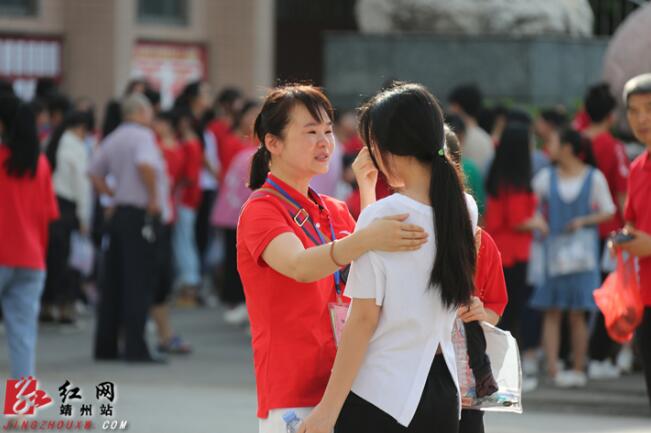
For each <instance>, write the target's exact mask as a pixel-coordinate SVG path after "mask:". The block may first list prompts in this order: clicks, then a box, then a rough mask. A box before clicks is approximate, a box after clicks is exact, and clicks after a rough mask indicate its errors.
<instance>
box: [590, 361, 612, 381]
mask: <svg viewBox="0 0 651 433" xmlns="http://www.w3.org/2000/svg"><path fill="white" fill-rule="evenodd" d="M619 375H620V373H619V368H617V367H615V366H614V365H613V363H612V362H610V360H608V359H606V360H603V361H590V365H588V377H589V378H590V379H595V380H607V379H617V378H618V377H619Z"/></svg>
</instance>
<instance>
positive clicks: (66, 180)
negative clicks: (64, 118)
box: [52, 131, 91, 227]
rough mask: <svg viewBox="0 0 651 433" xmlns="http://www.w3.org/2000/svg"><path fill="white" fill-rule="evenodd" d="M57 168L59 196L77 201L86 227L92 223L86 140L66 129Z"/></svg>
mask: <svg viewBox="0 0 651 433" xmlns="http://www.w3.org/2000/svg"><path fill="white" fill-rule="evenodd" d="M56 158H57V169H56V171H55V172H54V174H53V175H52V183H53V184H54V191H56V194H57V196H59V197H62V198H65V199H67V200H70V201H72V202H74V203H75V205H76V206H77V208H76V213H77V218H79V221H80V222H81V224H83V225H84V226H86V227H89V225H90V213H91V204H90V199H91V184H90V179H89V178H88V175H87V173H86V172H87V170H88V152H87V151H86V145H85V143H84V141H83V140H82V139H81V138H79V137H77V136H76V135H75V134H74V133H72V132H71V131H66V132H64V133H63V136H62V137H61V141H60V142H59V149H58V150H57V156H56Z"/></svg>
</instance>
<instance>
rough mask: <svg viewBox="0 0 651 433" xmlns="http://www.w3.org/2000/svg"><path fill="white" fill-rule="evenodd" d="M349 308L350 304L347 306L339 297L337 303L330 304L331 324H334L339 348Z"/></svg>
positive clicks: (333, 330)
mask: <svg viewBox="0 0 651 433" xmlns="http://www.w3.org/2000/svg"><path fill="white" fill-rule="evenodd" d="M349 308H350V304H345V303H344V302H343V301H342V300H341V297H339V296H338V297H337V302H330V303H329V304H328V310H329V311H330V323H331V324H332V332H333V334H334V336H335V343H336V344H337V346H339V342H340V341H341V334H342V333H343V331H344V325H345V324H346V318H347V317H348V309H349Z"/></svg>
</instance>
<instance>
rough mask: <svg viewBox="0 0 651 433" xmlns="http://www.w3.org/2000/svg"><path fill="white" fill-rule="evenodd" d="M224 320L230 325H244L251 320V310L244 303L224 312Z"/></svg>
mask: <svg viewBox="0 0 651 433" xmlns="http://www.w3.org/2000/svg"><path fill="white" fill-rule="evenodd" d="M224 321H225V322H226V323H228V324H229V325H244V324H245V323H246V322H248V321H249V312H248V311H247V310H246V304H244V303H242V304H240V305H238V306H237V307H235V308H232V309H230V310H228V311H226V312H225V313H224Z"/></svg>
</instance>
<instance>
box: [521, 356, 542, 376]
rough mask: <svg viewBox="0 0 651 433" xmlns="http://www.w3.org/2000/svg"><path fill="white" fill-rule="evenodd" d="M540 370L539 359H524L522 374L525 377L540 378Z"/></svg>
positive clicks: (527, 357) (526, 357)
mask: <svg viewBox="0 0 651 433" xmlns="http://www.w3.org/2000/svg"><path fill="white" fill-rule="evenodd" d="M539 369H540V367H539V363H538V357H531V356H525V357H523V358H522V373H523V374H524V375H525V376H538V370H539Z"/></svg>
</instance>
